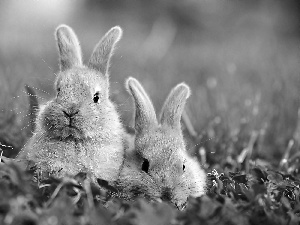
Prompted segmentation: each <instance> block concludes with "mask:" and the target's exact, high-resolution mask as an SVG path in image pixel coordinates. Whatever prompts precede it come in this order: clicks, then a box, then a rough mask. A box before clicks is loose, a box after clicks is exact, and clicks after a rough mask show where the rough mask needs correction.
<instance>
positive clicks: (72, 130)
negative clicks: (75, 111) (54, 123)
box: [62, 124, 83, 139]
mask: <svg viewBox="0 0 300 225" xmlns="http://www.w3.org/2000/svg"><path fill="white" fill-rule="evenodd" d="M62 138H63V139H66V138H68V139H70V138H71V139H72V138H73V139H83V134H82V131H81V130H80V129H78V128H77V127H76V126H73V125H70V124H69V125H67V126H65V127H64V128H63V130H62Z"/></svg>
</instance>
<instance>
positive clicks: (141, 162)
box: [117, 77, 206, 209]
mask: <svg viewBox="0 0 300 225" xmlns="http://www.w3.org/2000/svg"><path fill="white" fill-rule="evenodd" d="M126 88H127V90H128V92H129V93H130V94H131V96H132V98H133V101H134V103H135V110H136V112H135V131H136V133H135V146H134V149H132V150H130V149H129V150H127V151H126V155H125V161H124V165H123V167H122V170H121V173H120V177H119V179H118V181H117V187H118V189H119V190H121V193H120V195H121V196H122V197H123V198H127V199H133V198H135V197H140V196H142V197H145V198H147V199H149V200H157V199H160V200H164V201H168V202H171V203H172V204H174V205H175V206H177V207H178V208H179V209H182V208H183V207H184V206H185V204H186V202H187V198H188V196H194V197H198V196H201V195H203V194H205V190H206V174H205V172H204V170H203V169H202V168H201V167H200V165H199V163H198V162H197V160H196V159H194V158H192V157H191V156H189V155H188V153H187V151H186V148H185V142H184V139H183V135H182V131H181V124H180V119H181V114H182V112H183V110H184V106H185V103H186V100H187V98H188V97H189V96H190V88H189V87H188V86H187V85H186V84H185V83H180V84H178V85H177V86H175V87H174V88H173V89H172V90H171V92H170V94H169V96H168V97H167V99H166V100H165V102H164V105H163V107H162V110H161V113H160V116H159V120H157V117H156V114H155V110H154V107H153V105H152V103H151V100H150V98H149V97H148V95H147V93H146V92H145V90H144V88H143V87H142V85H141V84H140V83H139V82H138V80H136V79H135V78H132V77H130V78H128V79H127V81H126Z"/></svg>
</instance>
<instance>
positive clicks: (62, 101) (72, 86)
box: [17, 25, 125, 182]
mask: <svg viewBox="0 0 300 225" xmlns="http://www.w3.org/2000/svg"><path fill="white" fill-rule="evenodd" d="M121 36H122V30H121V28H120V27H113V28H111V29H110V30H109V31H108V32H107V33H106V34H105V36H104V37H103V38H102V39H101V41H100V42H99V43H98V44H97V45H96V47H95V49H94V51H93V53H92V55H91V57H90V60H89V62H88V65H87V66H85V65H83V63H82V55H81V48H80V44H79V42H78V39H77V37H76V35H75V33H74V31H73V30H72V29H71V28H70V27H69V26H66V25H60V26H59V27H58V28H57V29H56V32H55V38H56V41H57V46H58V51H59V59H60V61H59V65H60V73H59V74H58V75H57V77H56V81H55V89H56V92H57V95H56V97H54V98H53V99H51V100H50V101H48V102H47V103H46V104H45V105H42V106H40V108H39V110H38V115H37V119H36V126H35V132H34V134H33V136H32V137H31V138H30V139H29V141H28V143H27V144H26V145H25V146H24V148H23V149H22V151H21V152H20V153H19V155H18V157H17V158H18V159H25V160H28V161H33V162H34V163H35V165H36V167H37V169H38V171H39V172H42V174H45V173H44V172H46V174H52V175H55V176H57V177H62V176H65V175H75V174H77V173H78V172H86V173H88V174H90V178H91V180H93V181H94V182H95V181H96V178H101V179H104V180H107V181H115V180H116V179H117V178H118V175H119V172H120V168H121V165H122V164H123V161H124V145H125V130H124V128H123V125H122V123H121V121H120V118H119V115H118V113H117V110H116V107H115V105H114V104H113V103H112V102H111V101H110V99H109V75H108V69H109V63H110V59H111V56H112V53H113V50H114V47H115V45H116V43H117V42H118V41H119V40H120V38H121Z"/></svg>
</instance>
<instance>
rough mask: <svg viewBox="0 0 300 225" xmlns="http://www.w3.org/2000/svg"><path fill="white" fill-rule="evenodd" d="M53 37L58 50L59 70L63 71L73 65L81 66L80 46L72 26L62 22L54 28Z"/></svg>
mask: <svg viewBox="0 0 300 225" xmlns="http://www.w3.org/2000/svg"><path fill="white" fill-rule="evenodd" d="M55 39H56V42H57V46H58V51H59V59H60V62H59V64H60V65H59V66H60V70H61V71H65V70H67V69H69V68H71V67H73V66H81V65H82V56H81V48H80V44H79V41H78V39H77V36H76V34H75V33H74V31H73V30H72V28H71V27H69V26H67V25H64V24H63V25H60V26H59V27H57V28H56V31H55Z"/></svg>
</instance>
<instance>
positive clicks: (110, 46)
mask: <svg viewBox="0 0 300 225" xmlns="http://www.w3.org/2000/svg"><path fill="white" fill-rule="evenodd" d="M122 33H123V31H122V29H121V28H120V27H118V26H116V27H113V28H111V29H110V30H109V31H108V32H107V33H106V34H105V35H104V37H103V38H102V39H101V40H100V42H99V43H98V44H97V45H96V47H95V49H94V51H93V53H92V56H91V58H90V61H89V67H91V68H94V69H97V70H99V71H100V72H101V73H102V74H103V75H107V71H108V68H109V62H110V58H111V56H112V53H113V50H114V48H115V45H116V43H117V42H118V41H119V40H120V39H121V37H122Z"/></svg>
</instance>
